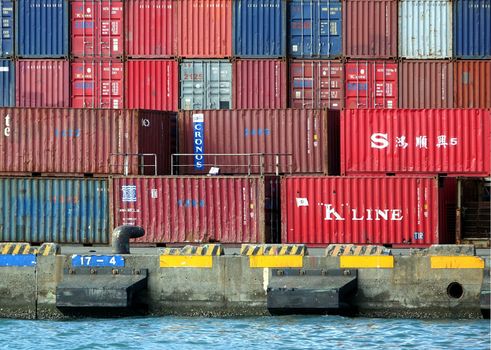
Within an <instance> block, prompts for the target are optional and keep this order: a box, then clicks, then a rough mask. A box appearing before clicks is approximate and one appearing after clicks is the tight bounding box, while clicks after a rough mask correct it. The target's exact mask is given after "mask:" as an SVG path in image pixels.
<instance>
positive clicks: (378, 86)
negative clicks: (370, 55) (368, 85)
mask: <svg viewBox="0 0 491 350" xmlns="http://www.w3.org/2000/svg"><path fill="white" fill-rule="evenodd" d="M372 71H374V72H373V73H374V74H373V75H374V79H373V84H374V86H373V88H372V89H371V90H370V92H371V93H373V94H375V96H374V97H373V98H372V101H373V106H370V107H371V108H397V64H396V63H385V62H383V63H376V64H374V65H373V69H372Z"/></svg>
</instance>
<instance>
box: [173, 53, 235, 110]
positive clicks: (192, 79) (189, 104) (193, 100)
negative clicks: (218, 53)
mask: <svg viewBox="0 0 491 350" xmlns="http://www.w3.org/2000/svg"><path fill="white" fill-rule="evenodd" d="M180 70H181V75H180V82H181V84H180V86H181V95H180V103H181V106H180V108H181V109H185V110H194V109H228V108H232V63H230V62H229V61H225V60H183V61H182V63H181V64H180Z"/></svg>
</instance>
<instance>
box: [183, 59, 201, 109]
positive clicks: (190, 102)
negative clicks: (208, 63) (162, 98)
mask: <svg viewBox="0 0 491 350" xmlns="http://www.w3.org/2000/svg"><path fill="white" fill-rule="evenodd" d="M204 64H205V63H204V62H202V61H185V62H183V63H182V64H181V109H185V110H193V109H206V107H205V100H204V93H205V84H204V70H203V68H204Z"/></svg>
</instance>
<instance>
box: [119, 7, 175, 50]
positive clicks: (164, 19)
mask: <svg viewBox="0 0 491 350" xmlns="http://www.w3.org/2000/svg"><path fill="white" fill-rule="evenodd" d="M125 18H126V21H125V28H126V30H125V35H126V36H125V39H126V55H127V56H128V57H134V58H136V57H142V58H163V57H176V56H177V1H176V0H126V1H125Z"/></svg>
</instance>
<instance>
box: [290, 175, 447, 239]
mask: <svg viewBox="0 0 491 350" xmlns="http://www.w3.org/2000/svg"><path fill="white" fill-rule="evenodd" d="M443 196H444V194H443V190H442V189H441V188H440V187H439V183H438V179H436V178H432V177H422V178H416V177H321V176H319V177H285V178H283V179H282V180H281V220H282V231H281V242H282V243H305V244H309V245H327V244H331V243H354V244H394V245H401V244H404V245H407V246H411V245H430V244H441V243H451V241H452V238H451V237H450V236H449V235H448V234H447V233H446V229H445V220H444V217H445V210H444V204H443V198H444V197H443Z"/></svg>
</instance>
